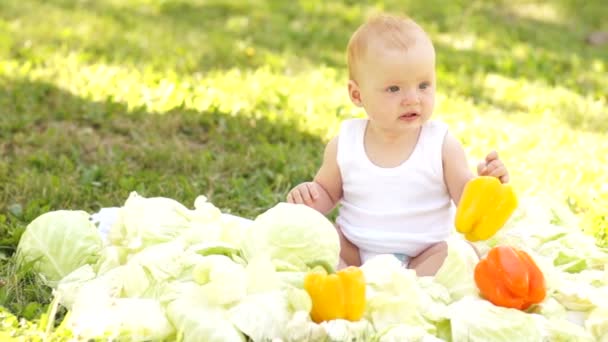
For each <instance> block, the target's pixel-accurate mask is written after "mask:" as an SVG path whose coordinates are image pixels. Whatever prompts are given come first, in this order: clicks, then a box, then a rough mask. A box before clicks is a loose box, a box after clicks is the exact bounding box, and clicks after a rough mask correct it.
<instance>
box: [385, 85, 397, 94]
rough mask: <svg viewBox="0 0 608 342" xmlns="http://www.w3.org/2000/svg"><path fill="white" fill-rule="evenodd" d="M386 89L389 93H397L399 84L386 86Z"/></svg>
mask: <svg viewBox="0 0 608 342" xmlns="http://www.w3.org/2000/svg"><path fill="white" fill-rule="evenodd" d="M386 91H388V92H389V93H396V92H398V91H399V86H390V87H388V88H386Z"/></svg>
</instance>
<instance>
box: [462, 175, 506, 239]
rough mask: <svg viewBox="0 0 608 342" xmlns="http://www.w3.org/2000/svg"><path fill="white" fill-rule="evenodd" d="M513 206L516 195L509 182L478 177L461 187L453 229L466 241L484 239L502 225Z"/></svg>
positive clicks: (488, 177)
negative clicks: (462, 188) (454, 227)
mask: <svg viewBox="0 0 608 342" xmlns="http://www.w3.org/2000/svg"><path fill="white" fill-rule="evenodd" d="M515 208H517V197H516V196H515V192H514V191H513V188H512V187H511V186H510V185H509V184H501V183H500V181H499V180H498V179H497V178H495V177H490V176H479V177H477V178H474V179H472V180H470V181H469V182H468V183H467V184H466V185H465V187H464V190H463V192H462V196H461V198H460V203H458V209H457V210H456V222H455V225H456V230H457V231H458V232H460V233H462V234H464V235H465V238H466V239H467V240H469V241H479V240H487V239H489V238H490V237H492V236H493V235H494V234H496V232H497V231H498V230H499V229H500V228H502V226H503V225H504V224H505V222H507V220H508V219H509V217H510V216H511V214H513V211H515Z"/></svg>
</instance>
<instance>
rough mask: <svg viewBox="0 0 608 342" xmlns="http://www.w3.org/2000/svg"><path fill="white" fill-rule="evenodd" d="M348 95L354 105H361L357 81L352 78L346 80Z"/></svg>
mask: <svg viewBox="0 0 608 342" xmlns="http://www.w3.org/2000/svg"><path fill="white" fill-rule="evenodd" d="M348 96H350V100H351V101H352V102H353V103H354V104H355V105H356V106H358V107H361V106H363V102H361V91H360V90H359V85H357V82H355V81H353V80H349V81H348Z"/></svg>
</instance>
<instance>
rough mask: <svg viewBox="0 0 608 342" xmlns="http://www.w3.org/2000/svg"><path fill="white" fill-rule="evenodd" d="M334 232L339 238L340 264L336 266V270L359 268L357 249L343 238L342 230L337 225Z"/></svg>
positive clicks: (359, 259)
mask: <svg viewBox="0 0 608 342" xmlns="http://www.w3.org/2000/svg"><path fill="white" fill-rule="evenodd" d="M336 231H337V232H338V236H339V237H340V263H339V264H338V269H341V268H345V267H347V266H361V257H360V256H359V248H357V246H355V245H354V244H353V243H352V242H350V241H348V239H347V238H346V237H344V234H342V230H341V229H340V227H339V226H338V225H337V224H336Z"/></svg>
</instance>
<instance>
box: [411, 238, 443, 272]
mask: <svg viewBox="0 0 608 342" xmlns="http://www.w3.org/2000/svg"><path fill="white" fill-rule="evenodd" d="M447 256H448V244H447V243H446V242H445V241H442V242H438V243H436V244H434V245H432V246H430V247H429V248H427V249H425V250H424V251H422V253H420V254H418V255H417V256H415V257H413V258H412V259H411V260H410V262H409V265H408V268H411V269H413V270H415V271H416V274H417V275H418V276H432V275H435V273H437V271H438V270H439V268H441V266H442V265H443V262H444V261H445V259H446V258H447Z"/></svg>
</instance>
